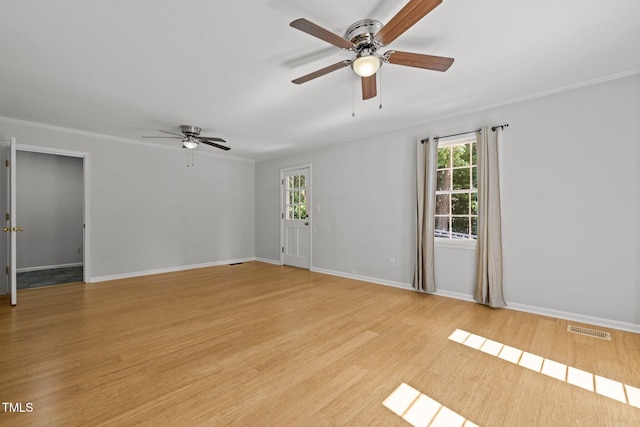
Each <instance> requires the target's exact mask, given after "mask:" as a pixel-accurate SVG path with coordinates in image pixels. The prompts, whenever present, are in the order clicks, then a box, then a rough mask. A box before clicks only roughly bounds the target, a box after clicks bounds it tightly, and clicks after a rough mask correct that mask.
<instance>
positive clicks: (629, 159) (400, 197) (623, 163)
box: [256, 75, 640, 330]
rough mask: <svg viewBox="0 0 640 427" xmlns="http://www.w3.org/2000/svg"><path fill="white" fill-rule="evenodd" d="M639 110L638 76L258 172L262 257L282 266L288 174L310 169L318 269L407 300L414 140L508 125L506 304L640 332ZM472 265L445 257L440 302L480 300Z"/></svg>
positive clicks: (288, 160) (463, 252)
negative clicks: (375, 283) (295, 168)
mask: <svg viewBox="0 0 640 427" xmlns="http://www.w3.org/2000/svg"><path fill="white" fill-rule="evenodd" d="M639 97H640V76H638V75H635V76H632V77H626V78H622V79H618V80H613V81H609V82H604V83H600V84H595V85H591V86H587V87H583V88H579V89H575V90H571V91H566V92H562V93H557V94H553V95H549V96H545V97H540V98H537V99H532V100H528V101H523V102H520V103H516V104H513V105H509V106H504V107H499V108H492V109H487V110H485V111H480V112H476V113H473V114H467V115H464V116H459V117H455V118H451V119H446V120H440V121H434V122H432V123H428V124H425V125H423V126H416V127H413V128H410V129H405V130H400V131H395V132H390V133H388V134H384V135H375V136H371V137H367V138H363V139H360V140H356V141H350V142H345V143H342V144H336V145H332V146H327V147H325V148H321V149H317V150H313V151H308V152H304V153H299V154H295V155H291V156H288V157H284V158H278V159H272V160H267V161H262V162H259V163H257V164H256V257H258V258H262V259H269V260H275V261H277V260H279V259H280V258H279V252H278V248H279V234H278V230H279V217H278V213H279V204H278V197H279V193H278V173H279V170H280V168H283V167H287V166H292V165H297V164H302V163H311V164H312V167H313V203H314V206H318V205H319V206H320V207H321V211H320V212H314V216H313V218H312V224H313V227H314V229H315V231H314V232H313V233H312V238H313V241H312V245H313V259H312V268H314V269H316V270H320V271H328V272H333V273H335V274H343V275H349V274H351V273H352V269H355V270H356V271H357V275H360V276H364V277H369V278H375V279H377V280H379V281H380V282H382V283H385V282H387V283H389V284H397V285H404V286H408V285H409V284H410V283H411V279H412V272H413V268H414V260H413V257H414V253H415V251H414V249H413V242H414V233H415V204H414V201H413V198H414V193H415V184H414V176H415V165H414V158H415V144H416V140H417V139H418V138H423V137H426V136H436V135H445V134H450V133H456V132H460V131H465V130H470V129H475V128H477V127H479V126H482V125H484V124H501V123H505V122H508V123H510V125H511V126H510V127H509V128H508V129H507V130H506V131H505V134H504V135H505V138H504V146H503V147H502V153H501V154H502V162H501V163H502V164H503V170H502V181H503V189H502V199H503V232H504V237H503V245H504V262H505V267H504V280H505V297H506V299H507V301H508V302H509V303H510V305H511V306H512V307H516V308H520V309H527V310H533V311H538V312H548V313H550V314H562V313H567V314H570V315H572V316H573V317H574V318H575V317H580V316H584V317H585V318H586V319H605V320H610V321H612V324H614V325H615V324H616V322H618V323H619V325H618V326H621V327H625V328H635V329H638V330H640V290H639V289H640V286H639V281H640V276H639V273H638V266H637V265H638V260H639V259H640V250H639V243H638V241H639V240H640V228H639V227H638V224H637V223H638V218H640V201H639V198H640V180H639V179H638V169H640V155H639V154H638V151H639V148H638V147H639V145H640V131H639V129H638V117H640V105H639V104H640V102H639ZM326 226H330V227H331V233H329V232H327V228H326ZM389 257H395V258H396V267H391V266H390V265H389ZM473 260H474V250H473V249H472V250H469V249H468V248H460V247H451V246H438V247H437V248H436V280H437V287H438V289H439V291H440V292H442V293H443V294H449V295H454V296H458V297H463V298H469V297H470V296H471V295H472V290H473V276H474V261H473Z"/></svg>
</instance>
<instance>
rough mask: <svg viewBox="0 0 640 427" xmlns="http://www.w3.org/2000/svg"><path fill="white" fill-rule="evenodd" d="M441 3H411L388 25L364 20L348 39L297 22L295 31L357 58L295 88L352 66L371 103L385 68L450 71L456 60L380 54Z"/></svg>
mask: <svg viewBox="0 0 640 427" xmlns="http://www.w3.org/2000/svg"><path fill="white" fill-rule="evenodd" d="M440 3H442V0H409V2H408V3H407V4H406V5H405V6H404V7H403V8H402V9H401V10H400V12H398V13H397V14H396V15H395V16H394V17H393V18H391V20H390V21H389V22H388V23H387V25H384V24H382V22H380V21H376V20H375V19H361V20H359V21H357V22H355V23H354V24H352V25H351V26H350V27H349V28H348V29H347V32H346V35H345V37H341V36H339V35H337V34H335V33H332V32H331V31H329V30H326V29H324V28H322V27H320V26H319V25H317V24H314V23H313V22H311V21H308V20H306V19H304V18H300V19H296V20H295V21H293V22H291V23H290V24H289V25H291V26H292V27H293V28H296V29H298V30H300V31H303V32H305V33H307V34H309V35H312V36H314V37H317V38H319V39H320V40H324V41H325V42H327V43H331V44H332V45H334V46H337V47H339V48H342V49H345V50H349V51H352V52H354V53H355V54H356V56H355V58H354V59H352V60H344V61H340V62H338V63H335V64H333V65H329V66H328V67H325V68H322V69H320V70H317V71H314V72H313V73H310V74H307V75H305V76H302V77H299V78H297V79H295V80H292V82H293V83H295V84H301V83H306V82H308V81H309V80H313V79H315V78H317V77H320V76H323V75H325V74H328V73H331V72H333V71H336V70H339V69H341V68H343V67H346V66H348V65H350V66H351V68H352V69H353V71H354V72H355V73H356V74H357V75H358V76H360V78H361V81H362V99H369V98H373V97H375V96H376V94H377V89H376V78H375V76H376V73H377V72H378V69H380V67H381V66H382V64H385V63H386V64H396V65H405V66H409V67H417V68H424V69H427V70H435V71H447V70H448V69H449V67H450V66H451V64H453V60H454V59H453V58H447V57H443V56H433V55H423V54H419V53H411V52H400V51H395V50H389V51H387V52H385V53H382V54H381V53H379V52H378V49H380V48H382V47H384V46H387V45H388V44H389V43H391V42H392V41H394V40H395V39H396V38H398V36H400V35H402V34H403V33H404V32H405V31H407V30H408V29H409V28H411V26H413V25H414V24H415V23H416V22H418V21H419V20H421V19H422V18H424V17H425V16H426V15H427V14H428V13H429V12H431V11H432V10H433V9H435V8H436V6H438V5H439V4H440Z"/></svg>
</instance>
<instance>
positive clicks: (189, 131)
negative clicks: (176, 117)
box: [180, 125, 202, 136]
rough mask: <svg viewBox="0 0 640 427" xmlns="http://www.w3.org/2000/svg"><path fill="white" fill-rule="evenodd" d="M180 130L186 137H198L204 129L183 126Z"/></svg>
mask: <svg viewBox="0 0 640 427" xmlns="http://www.w3.org/2000/svg"><path fill="white" fill-rule="evenodd" d="M180 130H181V131H182V133H184V134H185V135H186V136H198V135H200V131H201V130H202V129H200V128H199V127H197V126H191V125H182V126H180Z"/></svg>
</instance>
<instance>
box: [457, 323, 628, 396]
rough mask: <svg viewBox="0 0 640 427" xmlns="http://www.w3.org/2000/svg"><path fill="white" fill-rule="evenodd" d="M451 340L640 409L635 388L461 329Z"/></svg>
mask: <svg viewBox="0 0 640 427" xmlns="http://www.w3.org/2000/svg"><path fill="white" fill-rule="evenodd" d="M449 339H450V340H451V341H455V342H457V343H459V344H462V345H465V346H467V347H471V348H473V349H475V350H480V351H482V352H484V353H487V354H490V355H492V356H495V357H498V358H500V359H502V360H506V361H507V362H511V363H514V364H516V365H520V366H522V367H523V368H527V369H531V370H532V371H535V372H539V373H541V374H543V375H547V376H548V377H551V378H555V379H557V380H560V381H566V382H567V383H569V384H571V385H574V386H576V387H580V388H583V389H585V390H589V391H593V392H595V393H598V394H599V395H601V396H605V397H608V398H610V399H614V400H617V401H619V402H622V403H627V404H629V405H631V406H635V407H636V408H640V389H638V388H636V387H632V386H630V385H627V384H622V383H621V382H618V381H614V380H611V379H609V378H605V377H601V376H599V375H594V374H592V373H591V372H586V371H583V370H580V369H577V368H574V367H572V366H567V365H565V364H563V363H559V362H556V361H553V360H551V359H546V358H544V357H541V356H538V355H536V354H532V353H528V352H526V351H522V350H519V349H517V348H513V347H510V346H508V345H506V344H502V343H499V342H496V341H492V340H490V339H487V338H484V337H481V336H479V335H476V334H472V333H470V332H467V331H463V330H461V329H456V330H455V331H454V332H453V333H452V334H451V335H450V336H449Z"/></svg>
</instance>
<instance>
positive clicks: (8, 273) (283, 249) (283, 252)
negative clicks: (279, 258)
mask: <svg viewBox="0 0 640 427" xmlns="http://www.w3.org/2000/svg"><path fill="white" fill-rule="evenodd" d="M282 253H284V246H283V247H282ZM7 268H8V267H7ZM7 274H9V273H7Z"/></svg>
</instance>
